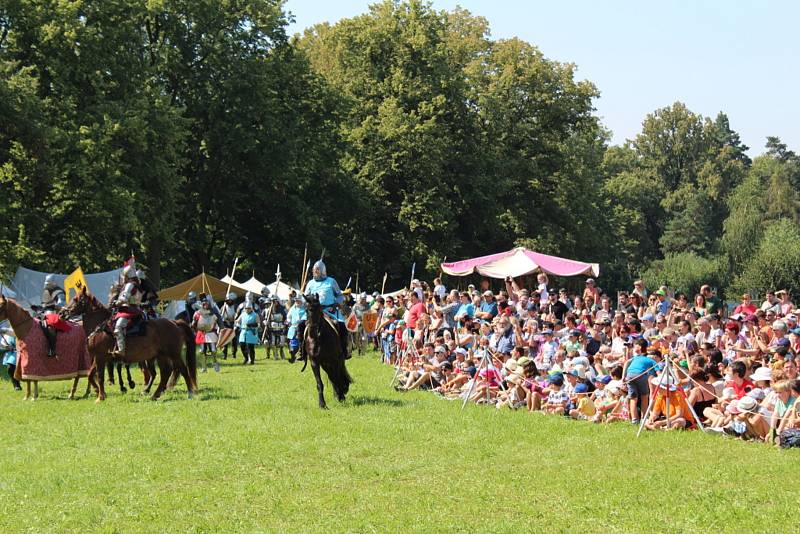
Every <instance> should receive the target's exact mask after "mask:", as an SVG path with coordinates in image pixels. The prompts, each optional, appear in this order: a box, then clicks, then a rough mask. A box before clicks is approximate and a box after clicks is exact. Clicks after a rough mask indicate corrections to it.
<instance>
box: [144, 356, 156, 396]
mask: <svg viewBox="0 0 800 534" xmlns="http://www.w3.org/2000/svg"><path fill="white" fill-rule="evenodd" d="M144 366H145V368H146V369H147V382H146V383H145V388H144V392H143V393H150V390H151V389H152V387H153V384H154V383H155V381H156V365H155V362H154V361H153V360H147V361H146V362H144Z"/></svg>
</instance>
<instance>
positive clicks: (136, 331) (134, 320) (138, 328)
mask: <svg viewBox="0 0 800 534" xmlns="http://www.w3.org/2000/svg"><path fill="white" fill-rule="evenodd" d="M147 322H148V319H147V316H146V315H145V314H143V313H140V314H138V315H136V316H135V317H131V318H130V319H129V320H128V326H126V327H125V337H140V336H144V335H145V334H147ZM115 325H116V319H109V321H108V322H107V323H106V325H105V328H104V330H105V331H106V333H107V334H112V335H113V334H114V326H115Z"/></svg>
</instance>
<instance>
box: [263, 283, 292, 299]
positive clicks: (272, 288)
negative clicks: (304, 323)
mask: <svg viewBox="0 0 800 534" xmlns="http://www.w3.org/2000/svg"><path fill="white" fill-rule="evenodd" d="M267 289H269V294H270V295H278V298H279V299H281V300H283V301H285V300H288V299H289V295H290V294H291V292H292V291H298V290H297V289H295V288H293V287H292V286H290V285H289V284H284V283H283V282H272V283H271V284H269V285H267ZM298 292H299V291H298Z"/></svg>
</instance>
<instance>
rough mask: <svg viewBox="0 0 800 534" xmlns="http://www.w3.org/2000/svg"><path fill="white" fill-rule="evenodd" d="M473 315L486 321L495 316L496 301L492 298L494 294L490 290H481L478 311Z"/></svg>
mask: <svg viewBox="0 0 800 534" xmlns="http://www.w3.org/2000/svg"><path fill="white" fill-rule="evenodd" d="M475 315H477V316H478V318H480V319H483V320H484V321H487V322H491V320H492V319H494V318H495V316H496V315H497V302H496V301H495V300H494V294H493V293H492V292H491V291H488V290H487V291H484V292H483V301H481V308H480V311H478V312H477V313H476V314H475Z"/></svg>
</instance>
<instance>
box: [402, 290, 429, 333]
mask: <svg viewBox="0 0 800 534" xmlns="http://www.w3.org/2000/svg"><path fill="white" fill-rule="evenodd" d="M408 300H409V302H410V303H411V305H410V306H409V307H408V321H406V323H407V324H408V327H409V328H411V329H412V330H416V329H417V321H419V318H420V316H421V315H423V314H424V313H426V312H427V310H426V309H425V304H423V303H422V301H420V300H419V296H417V294H416V293H415V292H414V291H412V292H411V293H409V296H408Z"/></svg>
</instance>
